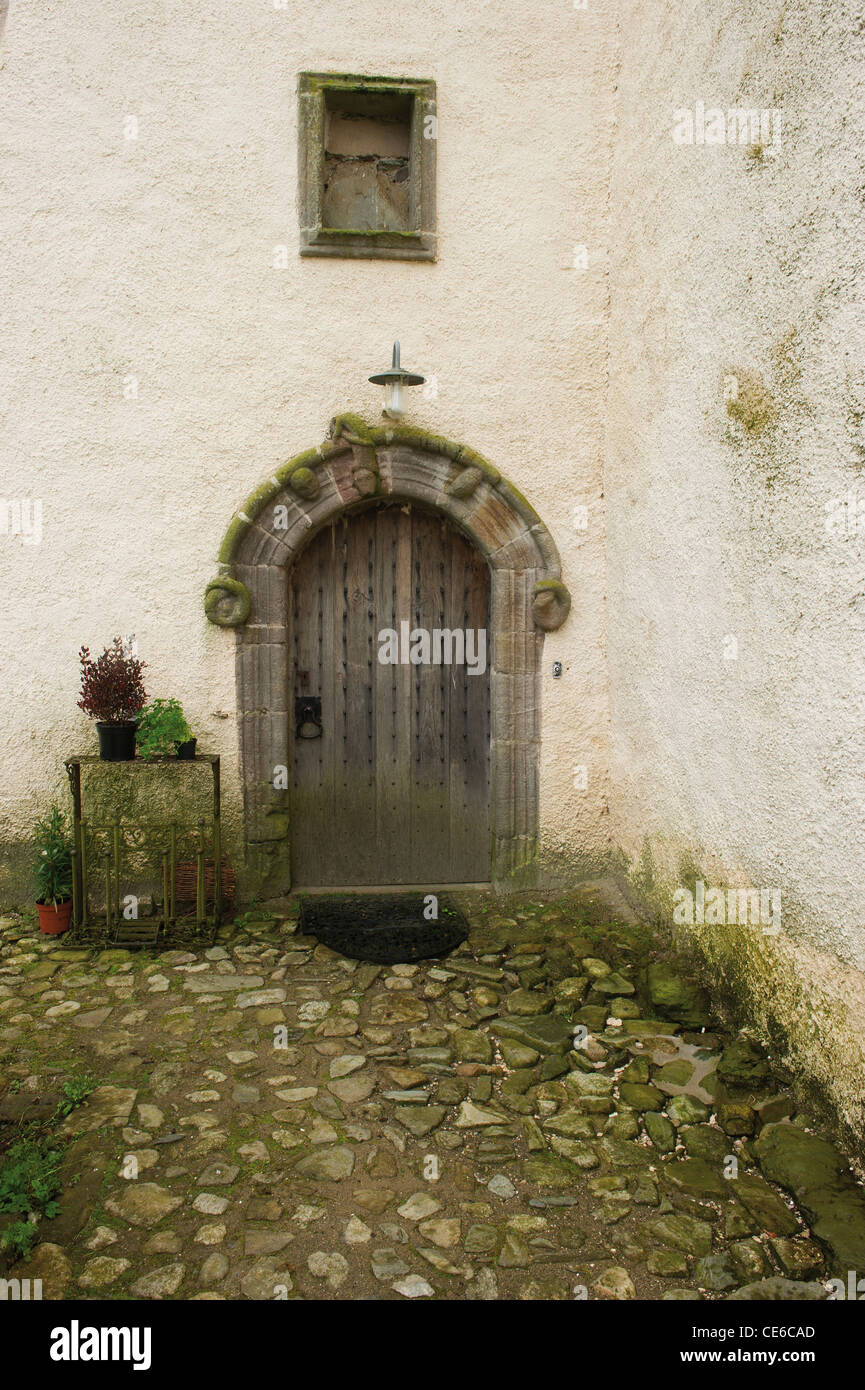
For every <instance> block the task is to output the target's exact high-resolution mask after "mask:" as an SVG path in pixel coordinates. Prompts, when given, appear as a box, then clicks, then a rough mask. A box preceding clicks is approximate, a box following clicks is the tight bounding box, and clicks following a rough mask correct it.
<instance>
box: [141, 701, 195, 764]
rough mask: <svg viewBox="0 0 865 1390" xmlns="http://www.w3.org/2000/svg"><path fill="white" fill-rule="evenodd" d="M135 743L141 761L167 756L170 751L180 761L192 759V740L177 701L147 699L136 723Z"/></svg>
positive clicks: (193, 745)
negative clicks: (148, 700)
mask: <svg viewBox="0 0 865 1390" xmlns="http://www.w3.org/2000/svg"><path fill="white" fill-rule="evenodd" d="M136 742H137V744H138V754H139V757H142V758H158V757H167V756H168V754H169V753H171V752H176V754H177V756H178V758H180V759H182V760H188V759H191V758H194V757H195V744H196V740H195V739H194V738H193V737H192V730H191V729H190V727H189V725H188V724H187V722H186V717H185V715H184V713H183V708H182V706H181V704H180V701H179V700H151V701H150V703H149V704H148V705H145V706H144V709H143V710H142V711H141V715H140V717H139V720H138V729H137V731H136Z"/></svg>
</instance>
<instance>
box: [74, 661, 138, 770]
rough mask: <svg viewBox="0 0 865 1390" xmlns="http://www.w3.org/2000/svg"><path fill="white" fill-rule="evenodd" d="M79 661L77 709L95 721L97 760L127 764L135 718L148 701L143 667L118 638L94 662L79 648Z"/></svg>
mask: <svg viewBox="0 0 865 1390" xmlns="http://www.w3.org/2000/svg"><path fill="white" fill-rule="evenodd" d="M79 658H80V661H81V699H80V700H79V701H78V708H79V709H83V710H84V713H85V714H88V715H89V716H90V718H91V719H95V720H96V729H97V732H98V734H99V756H100V758H102V759H103V760H104V761H105V762H110V763H116V762H128V761H129V760H130V759H131V758H134V757H135V716H136V715H137V714H138V712H139V710H140V709H141V708H142V707H143V705H144V702H145V700H146V699H147V694H146V692H145V689H144V682H143V680H142V677H141V673H142V671H143V670H144V663H143V662H142V661H139V659H138V657H137V656H133V655H132V653H131V652H129V651H127V649H126V647H125V646H124V645H123V642H122V641H121V640H120V638H119V637H115V639H114V641H113V642H112V644H111V646H110V647H106V648H105V650H104V652H103V653H102V655H101V656H99V657H97V658H96V660H95V661H92V660H91V659H90V652H89V650H88V648H87V647H82V648H81V652H80V654H79Z"/></svg>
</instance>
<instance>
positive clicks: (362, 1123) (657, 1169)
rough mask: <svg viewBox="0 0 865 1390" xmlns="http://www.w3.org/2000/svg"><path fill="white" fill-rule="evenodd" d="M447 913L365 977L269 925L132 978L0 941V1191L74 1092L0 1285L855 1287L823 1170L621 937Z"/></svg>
mask: <svg viewBox="0 0 865 1390" xmlns="http://www.w3.org/2000/svg"><path fill="white" fill-rule="evenodd" d="M462 906H463V907H464V910H465V911H466V913H467V915H468V916H469V918H470V923H471V935H470V939H469V941H468V943H467V944H466V945H465V946H463V947H461V948H460V949H459V950H458V951H457V952H455V953H454V954H452V955H451V956H450V957H448V958H447V959H446V960H444V961H429V962H425V963H423V964H420V965H417V966H415V965H397V966H394V967H382V966H373V965H366V964H359V963H357V962H355V961H351V960H347V959H344V958H342V957H340V956H338V955H336V954H335V953H334V952H332V951H330V950H328V949H327V948H325V947H323V946H320V945H317V944H316V942H315V941H314V940H312V939H310V938H306V937H302V936H300V935H298V933H297V925H296V921H295V920H294V919H293V918H291V917H289V918H283V917H281V916H277V917H276V918H275V919H272V920H269V921H268V920H261V921H254V920H252V914H247V918H246V919H242V924H240V925H233V926H229V927H226V928H224V929H223V930H222V932H221V934H220V939H219V942H218V944H217V945H216V946H214V947H212V948H210V949H204V948H202V949H201V950H195V951H192V950H189V951H186V950H168V951H164V952H162V953H159V954H152V953H146V952H141V953H131V952H127V951H122V950H115V949H112V950H100V949H98V948H94V949H88V948H84V947H81V946H76V945H75V944H74V943H72V942H69V943H67V942H66V941H64V939H63V938H58V939H50V938H46V937H42V936H40V935H39V933H38V931H37V930H36V929H35V928H34V927H33V926H32V925H30V924H29V923H25V922H21V921H19V920H17V919H15V918H12V917H6V918H4V919H3V920H2V922H0V1166H2V1161H3V1157H4V1155H5V1154H6V1153H7V1152H8V1148H9V1145H10V1143H11V1141H12V1140H13V1139H14V1138H15V1137H16V1136H17V1135H20V1134H21V1133H23V1132H25V1130H26V1128H27V1126H32V1125H39V1124H48V1123H49V1120H50V1117H51V1116H56V1113H57V1104H58V1099H59V1098H60V1097H61V1096H62V1086H63V1082H64V1080H68V1079H69V1078H70V1077H71V1076H79V1077H80V1076H87V1077H89V1078H91V1085H92V1086H93V1087H94V1089H91V1090H90V1091H89V1094H88V1095H87V1096H86V1099H85V1100H84V1102H83V1104H81V1105H80V1106H78V1107H77V1108H75V1109H73V1110H72V1111H71V1113H69V1114H68V1115H67V1116H66V1117H65V1119H63V1120H61V1121H56V1122H55V1123H56V1124H57V1125H58V1126H59V1128H60V1129H61V1131H62V1132H63V1133H64V1134H65V1136H66V1138H67V1139H68V1148H67V1149H66V1152H65V1156H64V1158H63V1163H62V1180H63V1190H62V1194H61V1197H60V1210H59V1213H58V1214H57V1215H56V1216H54V1217H52V1219H50V1220H48V1219H46V1220H43V1221H42V1222H41V1224H40V1226H39V1232H38V1243H37V1244H36V1246H35V1248H34V1250H33V1252H32V1254H31V1255H30V1257H29V1258H28V1259H26V1260H19V1261H18V1262H17V1263H14V1264H12V1263H11V1262H10V1261H9V1260H8V1259H7V1260H6V1262H5V1263H6V1268H5V1270H4V1269H3V1268H2V1263H0V1272H2V1273H5V1274H6V1276H7V1277H9V1278H11V1277H19V1278H27V1277H30V1278H41V1279H42V1281H43V1296H44V1297H46V1298H55V1299H56V1298H89V1299H106V1298H126V1299H130V1298H131V1299H151V1298H170V1299H190V1298H206V1299H238V1298H241V1299H274V1298H283V1297H288V1298H298V1297H299V1298H306V1299H310V1298H312V1299H321V1298H326V1299H369V1298H377V1299H396V1300H399V1299H404V1298H408V1299H414V1298H434V1299H454V1300H461V1299H466V1298H468V1299H483V1300H493V1299H573V1298H575V1297H588V1298H589V1299H596V1298H604V1299H631V1298H635V1297H636V1298H640V1299H693V1298H703V1299H717V1298H727V1297H731V1296H732V1297H741V1298H752V1297H758V1298H778V1299H793V1298H813V1299H817V1298H826V1297H827V1296H829V1294H830V1292H831V1291H832V1289H833V1286H832V1285H831V1284H830V1283H829V1280H830V1279H831V1278H832V1277H836V1278H840V1279H841V1280H842V1281H844V1284H845V1287H846V1284H847V1280H848V1275H849V1271H850V1270H853V1271H857V1270H858V1271H865V1200H863V1195H862V1190H861V1188H860V1186H859V1183H858V1180H857V1179H856V1177H855V1176H854V1174H853V1173H852V1172H851V1171H850V1170H849V1167H848V1161H847V1159H845V1158H844V1157H843V1156H842V1155H841V1154H840V1153H839V1152H838V1150H837V1149H836V1148H835V1147H833V1145H832V1144H831V1143H830V1142H828V1141H827V1140H826V1139H825V1138H824V1137H821V1136H820V1135H819V1134H816V1133H814V1132H812V1129H811V1127H810V1123H809V1118H808V1116H807V1115H802V1114H798V1113H797V1111H796V1106H795V1103H794V1101H793V1100H792V1099H791V1096H790V1094H789V1092H788V1091H787V1090H786V1089H785V1087H784V1085H783V1084H782V1082H783V1080H784V1078H783V1077H780V1078H779V1075H778V1074H777V1073H773V1071H772V1068H771V1062H770V1060H768V1059H767V1058H766V1057H765V1056H764V1055H763V1053H762V1052H761V1051H760V1050H759V1049H758V1048H757V1047H755V1046H754V1045H753V1044H751V1043H750V1042H748V1040H747V1039H743V1038H737V1037H735V1035H732V1034H731V1033H729V1032H725V1031H724V1030H723V1029H722V1028H720V1027H719V1025H718V1021H717V1020H716V1019H715V1018H713V1016H712V1014H711V1008H710V1004H709V1001H708V999H707V997H706V995H705V994H704V993H703V991H701V990H700V989H699V988H697V987H696V986H695V985H694V984H692V983H691V982H690V980H689V978H688V976H687V974H686V973H684V972H683V969H682V966H681V964H680V963H678V964H677V962H675V961H670V959H669V958H668V957H667V956H665V955H664V953H663V951H662V950H661V948H660V946H659V945H658V943H657V942H656V941H655V940H654V938H653V935H652V933H651V931H650V930H649V928H647V927H646V926H645V925H643V924H640V923H638V922H637V921H636V920H635V919H633V918H632V917H631V916H630V914H628V913H626V912H624V911H620V912H614V911H613V910H612V909H611V908H610V907H608V906H604V898H603V895H602V893H601V889H600V888H599V887H597V886H595V887H593V886H589V887H588V888H584V889H583V890H582V891H581V892H580V893H576V894H572V895H570V896H569V897H567V898H562V899H560V900H558V901H556V902H554V903H541V904H538V903H530V904H526V903H524V902H522V903H518V904H514V903H511V904H504V905H503V904H502V903H501V902H493V901H492V900H485V899H482V898H475V899H472V900H470V901H466V902H463V904H462ZM575 1030H576V1032H575ZM575 1044H576V1045H575ZM8 1221H9V1218H7V1217H4V1216H2V1215H0V1230H2V1229H3V1228H4V1226H6V1225H8Z"/></svg>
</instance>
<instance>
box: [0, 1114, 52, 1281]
mask: <svg viewBox="0 0 865 1390" xmlns="http://www.w3.org/2000/svg"><path fill="white" fill-rule="evenodd" d="M62 1160H63V1149H62V1147H61V1146H60V1145H59V1144H57V1143H55V1142H53V1141H52V1140H51V1139H19V1140H17V1141H16V1142H15V1143H14V1144H11V1145H10V1147H9V1150H8V1152H7V1154H6V1158H5V1161H4V1162H3V1163H2V1165H0V1212H11V1213H13V1214H17V1215H18V1216H19V1217H21V1218H22V1219H21V1220H18V1221H13V1222H12V1223H11V1224H10V1225H9V1226H7V1228H6V1230H5V1231H4V1232H3V1234H2V1236H0V1245H2V1246H3V1248H4V1249H5V1250H8V1251H9V1252H10V1254H11V1255H12V1256H13V1258H15V1259H17V1258H19V1257H21V1256H24V1257H25V1258H26V1256H27V1255H29V1254H30V1251H31V1249H32V1247H33V1244H34V1242H35V1240H36V1232H37V1221H38V1218H39V1217H40V1216H44V1217H46V1218H47V1219H48V1220H50V1219H51V1217H53V1216H56V1215H57V1212H58V1211H59V1203H58V1201H57V1197H58V1194H59V1192H60V1178H59V1169H60V1164H61V1162H62ZM33 1217H35V1218H37V1220H33V1219H28V1218H33Z"/></svg>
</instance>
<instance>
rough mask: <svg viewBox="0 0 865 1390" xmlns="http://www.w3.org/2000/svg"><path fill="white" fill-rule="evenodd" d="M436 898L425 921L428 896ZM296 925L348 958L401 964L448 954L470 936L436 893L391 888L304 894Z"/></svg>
mask: <svg viewBox="0 0 865 1390" xmlns="http://www.w3.org/2000/svg"><path fill="white" fill-rule="evenodd" d="M431 896H433V897H435V899H436V901H437V903H438V917H437V918H436V919H435V920H433V921H428V920H427V918H426V917H425V916H424V909H426V910H427V911H429V907H428V904H429V899H430V897H431ZM300 925H301V930H302V931H303V932H304V934H305V935H308V936H315V937H317V938H318V940H319V941H320V942H321V944H322V945H323V946H329V947H330V949H331V950H332V951H339V953H340V955H342V956H348V957H349V959H350V960H368V961H374V962H375V963H376V964H377V965H400V964H403V963H405V962H409V961H413V960H430V959H432V958H433V957H435V956H446V955H448V953H449V952H450V951H453V950H454V949H455V948H456V947H457V946H459V945H460V944H461V942H463V941H465V939H466V937H467V936H468V932H469V928H468V923H467V922H466V919H465V918H464V917H463V915H462V913H461V912H460V911H459V910H458V909H457V908H456V907H454V905H453V903H452V902H451V901H450V900H449V899H448V898H446V897H440V896H439V895H438V894H434V895H427V896H424V894H423V893H390V894H385V895H383V896H382V897H373V896H369V897H367V896H365V895H364V896H357V897H351V898H346V897H333V898H331V897H322V898H319V897H315V898H303V899H302V900H301V904H300Z"/></svg>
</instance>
